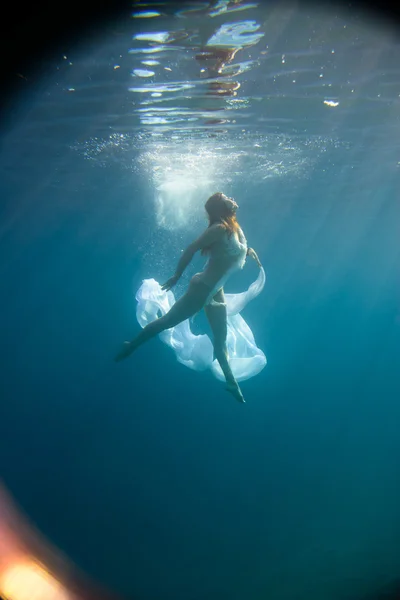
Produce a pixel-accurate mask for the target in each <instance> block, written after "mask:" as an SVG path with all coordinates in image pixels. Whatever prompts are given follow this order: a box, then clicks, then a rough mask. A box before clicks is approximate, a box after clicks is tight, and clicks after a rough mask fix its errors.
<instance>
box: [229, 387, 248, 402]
mask: <svg viewBox="0 0 400 600" xmlns="http://www.w3.org/2000/svg"><path fill="white" fill-rule="evenodd" d="M226 390H227V391H228V392H230V393H231V394H232V396H233V397H234V398H236V400H237V401H238V402H242V403H243V404H244V403H245V402H246V400H245V399H244V398H243V394H242V390H241V389H240V387H239V386H238V384H237V383H236V384H235V383H227V384H226Z"/></svg>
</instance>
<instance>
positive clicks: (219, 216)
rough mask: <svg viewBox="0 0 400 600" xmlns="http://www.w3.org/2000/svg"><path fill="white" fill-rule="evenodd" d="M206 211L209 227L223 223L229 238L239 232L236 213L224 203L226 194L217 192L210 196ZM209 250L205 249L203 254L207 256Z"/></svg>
mask: <svg viewBox="0 0 400 600" xmlns="http://www.w3.org/2000/svg"><path fill="white" fill-rule="evenodd" d="M205 209H206V211H207V215H208V226H209V227H211V225H214V224H215V223H221V225H223V226H224V227H225V229H226V231H227V232H228V236H229V237H230V236H231V235H232V234H233V233H237V232H239V230H240V225H239V223H238V220H237V218H236V213H235V212H234V211H232V210H231V208H230V207H229V206H228V204H227V203H226V202H225V201H224V194H223V193H222V192H216V193H215V194H213V195H212V196H210V197H209V198H208V200H207V202H206V203H205ZM209 250H210V249H209V248H203V250H202V252H201V253H202V254H207V253H208V252H209Z"/></svg>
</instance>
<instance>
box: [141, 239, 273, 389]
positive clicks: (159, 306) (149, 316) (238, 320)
mask: <svg viewBox="0 0 400 600" xmlns="http://www.w3.org/2000/svg"><path fill="white" fill-rule="evenodd" d="M242 235H243V234H242ZM232 238H234V236H233V235H232V236H231V238H228V239H226V240H223V241H222V244H223V246H224V247H222V246H221V248H220V250H221V251H223V252H224V256H225V257H226V260H227V261H228V262H229V265H230V266H229V268H228V269H227V271H226V272H225V273H224V275H223V276H222V277H220V278H219V279H218V281H217V282H215V281H213V279H212V278H211V279H209V276H210V275H211V274H212V270H210V269H208V267H210V266H211V267H212V264H211V265H210V263H211V261H212V260H213V255H211V256H210V258H209V261H208V263H207V265H206V268H205V270H204V271H203V272H202V273H198V274H197V275H195V277H198V278H200V279H201V280H202V281H204V283H206V285H209V287H210V289H211V291H210V294H209V296H208V298H207V301H206V303H209V304H212V303H214V302H215V301H213V299H212V298H213V296H214V295H215V294H216V292H217V291H218V290H219V289H221V287H223V286H224V284H225V283H226V281H227V279H228V278H229V277H230V275H231V274H232V273H233V272H234V271H236V270H238V269H242V268H243V265H244V263H245V261H246V252H247V243H246V239H245V238H244V236H243V238H244V241H243V238H242V239H240V236H239V239H237V238H236V236H235V238H234V239H232ZM214 256H215V255H214ZM218 256H219V257H220V256H221V254H219V255H218ZM214 279H215V278H214ZM264 285H265V272H264V269H263V268H261V269H260V272H259V275H258V277H257V279H256V280H255V281H254V282H253V283H252V284H251V285H250V286H249V288H248V289H247V290H246V291H245V292H242V293H239V294H225V303H226V309H227V325H228V335H227V340H226V341H227V348H228V354H229V364H230V367H231V369H232V372H233V374H234V376H235V378H236V379H237V381H243V380H245V379H249V378H250V377H254V375H257V374H258V373H259V372H260V371H261V370H262V369H263V368H264V367H265V365H266V364H267V359H266V357H265V354H264V353H263V352H262V350H260V348H258V347H257V345H256V343H255V340H254V335H253V332H252V331H251V329H250V327H249V326H248V325H247V323H246V321H245V320H244V319H243V317H242V316H241V314H240V313H241V311H242V310H243V309H244V307H245V306H246V305H247V304H248V303H249V302H250V301H251V300H253V299H254V298H255V297H256V296H258V295H259V294H260V293H261V291H262V290H263V288H264ZM211 286H212V287H211ZM136 300H137V307H136V316H137V320H138V322H139V324H140V325H141V327H145V326H146V325H147V324H148V323H150V322H151V321H154V320H155V319H157V318H158V317H159V316H162V315H165V313H167V312H168V311H169V310H170V308H171V307H172V305H173V304H174V303H175V297H174V294H173V292H172V291H171V290H169V291H168V292H165V291H163V290H162V289H161V286H160V284H159V283H158V282H157V281H156V280H155V279H144V280H143V283H142V285H141V286H140V288H139V290H138V291H137V293H136ZM160 313H161V315H160ZM159 337H160V339H161V340H162V341H163V342H164V343H165V344H167V345H168V346H170V347H171V348H172V349H173V350H174V352H175V355H176V358H177V360H178V361H179V362H180V363H182V364H184V365H185V366H187V367H189V368H191V369H194V370H196V371H204V370H206V369H211V371H212V373H213V374H214V375H215V377H217V379H220V380H222V381H223V380H224V379H225V378H224V375H223V373H222V370H221V367H220V366H219V363H218V361H217V360H214V350H213V345H212V342H211V340H210V338H209V336H208V335H206V334H201V335H194V334H193V333H192V331H191V329H190V321H189V319H187V320H186V321H183V322H182V323H179V325H176V326H175V327H171V328H170V329H166V330H165V331H163V332H161V333H160V334H159Z"/></svg>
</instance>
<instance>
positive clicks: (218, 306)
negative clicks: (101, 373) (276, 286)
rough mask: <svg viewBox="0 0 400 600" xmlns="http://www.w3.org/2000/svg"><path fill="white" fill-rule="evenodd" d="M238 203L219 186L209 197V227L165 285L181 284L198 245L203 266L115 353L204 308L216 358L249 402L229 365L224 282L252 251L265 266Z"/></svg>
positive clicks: (234, 389)
mask: <svg viewBox="0 0 400 600" xmlns="http://www.w3.org/2000/svg"><path fill="white" fill-rule="evenodd" d="M237 208H238V205H237V204H236V202H234V201H233V200H232V199H231V198H228V197H227V196H225V195H224V194H221V193H220V192H219V193H217V194H214V195H213V196H211V197H210V198H209V199H208V200H207V202H206V210H207V213H208V217H209V222H210V225H209V227H208V228H207V229H206V230H205V232H204V233H203V234H202V235H201V236H200V237H199V238H198V239H197V240H196V241H194V242H193V243H192V244H190V245H189V246H188V247H187V248H186V250H185V251H184V253H183V254H182V256H181V259H180V260H179V263H178V266H177V269H176V273H175V275H174V276H173V277H171V278H170V279H169V280H168V281H167V282H166V283H165V284H164V285H163V286H162V289H164V290H166V291H167V290H170V289H171V288H172V287H173V286H174V285H175V284H176V282H177V281H178V279H179V278H180V277H181V275H182V273H183V271H184V270H185V268H186V267H187V266H188V264H189V263H190V261H191V259H192V257H193V256H194V254H195V253H196V252H197V251H199V250H200V251H202V253H203V254H208V255H209V260H208V262H207V265H206V267H205V269H204V271H202V272H201V273H197V274H196V275H194V276H193V277H192V279H191V281H190V284H189V288H188V290H187V292H186V293H185V294H184V295H183V296H182V297H181V298H180V299H179V300H177V301H176V302H175V304H174V305H173V306H172V308H171V309H170V310H169V312H168V313H167V314H165V315H164V316H163V317H160V318H159V319H156V320H155V321H152V322H151V323H149V324H148V325H146V327H144V328H143V329H142V331H141V332H140V333H139V334H138V336H137V337H136V338H135V339H134V340H132V341H131V342H125V344H124V347H123V348H122V350H121V352H120V353H119V354H118V355H117V357H116V360H117V361H120V360H123V359H124V358H127V357H128V356H129V355H130V354H131V353H132V352H134V351H135V350H136V349H137V348H138V347H139V346H140V345H141V344H143V343H144V342H146V341H147V340H149V339H151V338H152V337H154V336H155V335H157V334H159V333H161V331H164V330H165V329H169V328H171V327H175V326H176V325H177V324H178V323H181V322H182V321H185V320H186V319H188V318H190V317H192V316H193V315H195V314H196V313H197V312H199V311H200V310H201V309H202V308H204V309H205V313H206V315H207V318H208V321H209V323H210V326H211V329H212V332H213V344H214V352H215V358H216V359H217V360H218V362H219V364H220V366H221V369H222V371H223V373H224V376H225V379H226V382H227V389H228V391H229V392H231V393H232V394H233V395H234V397H235V398H236V399H237V400H239V401H240V402H244V398H243V394H242V392H241V390H240V387H239V385H238V383H237V381H236V379H235V377H234V375H233V373H232V371H231V368H230V366H229V359H228V352H227V349H226V336H227V315H226V306H225V303H224V292H223V285H224V283H225V282H226V280H227V278H228V277H229V275H230V274H231V273H232V272H233V271H235V270H237V269H240V268H242V267H243V264H244V262H245V259H246V256H247V255H248V256H251V257H252V258H253V259H254V260H255V261H256V262H257V263H258V265H259V266H260V267H261V263H260V261H259V260H258V257H257V255H256V253H255V252H254V250H252V249H251V248H248V247H247V242H246V238H245V237H244V235H243V232H242V230H241V228H240V226H239V224H238V223H237V220H236V209H237Z"/></svg>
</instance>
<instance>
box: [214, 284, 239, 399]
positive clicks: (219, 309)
mask: <svg viewBox="0 0 400 600" xmlns="http://www.w3.org/2000/svg"><path fill="white" fill-rule="evenodd" d="M213 300H215V302H216V304H211V305H210V304H208V305H207V306H205V307H204V310H205V313H206V315H207V319H208V321H209V323H210V326H211V330H212V332H213V343H214V353H215V358H216V359H217V361H218V362H219V364H220V367H221V369H222V372H223V374H224V376H225V379H226V383H227V390H228V391H229V392H231V394H233V396H234V397H235V398H236V400H239V402H244V401H245V400H244V398H243V394H242V392H241V389H240V387H239V384H238V382H237V381H236V379H235V376H234V374H233V373H232V369H231V367H230V365H229V356H228V349H227V346H226V337H227V334H228V326H227V316H226V305H225V297H224V292H223V290H222V289H221V290H219V291H218V292H217V293H216V294H215V296H214V298H213Z"/></svg>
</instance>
